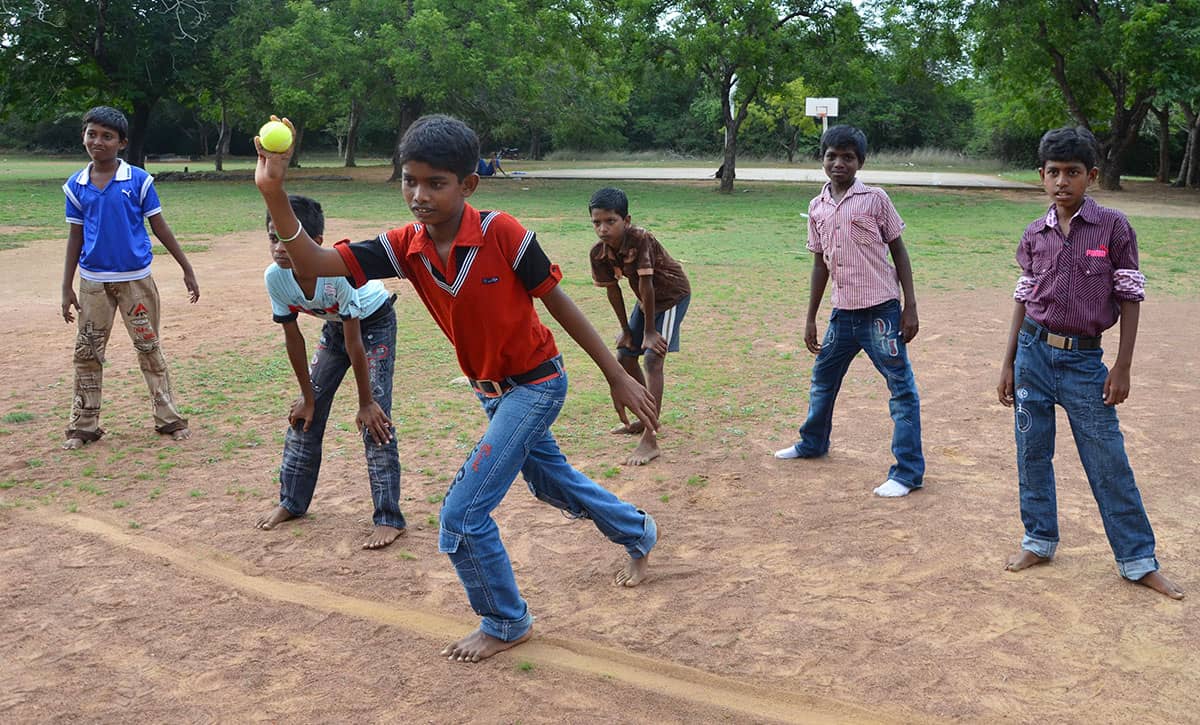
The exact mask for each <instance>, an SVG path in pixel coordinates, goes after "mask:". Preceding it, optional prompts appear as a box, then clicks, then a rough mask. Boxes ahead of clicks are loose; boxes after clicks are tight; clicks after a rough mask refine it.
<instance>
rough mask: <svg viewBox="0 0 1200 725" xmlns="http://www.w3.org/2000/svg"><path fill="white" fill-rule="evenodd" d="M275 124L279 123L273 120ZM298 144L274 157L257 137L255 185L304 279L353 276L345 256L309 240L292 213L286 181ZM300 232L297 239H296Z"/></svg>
mask: <svg viewBox="0 0 1200 725" xmlns="http://www.w3.org/2000/svg"><path fill="white" fill-rule="evenodd" d="M271 120H272V121H278V120H279V119H278V118H276V117H275V116H271ZM283 123H284V124H285V125H286V126H287V127H288V128H289V129H291V131H292V138H293V139H294V138H295V137H296V129H295V128H294V127H293V126H292V122H291V121H289V120H287V119H286V118H285V119H283ZM294 147H295V144H294V143H293V145H292V146H289V147H288V148H287V150H286V151H283V152H281V153H274V152H271V151H267V150H266V149H264V148H263V147H262V144H261V143H259V140H258V137H257V136H255V137H254V148H255V149H257V150H258V163H257V164H256V165H255V167H254V185H255V186H257V187H258V191H259V193H260V194H262V197H263V201H265V202H267V210H268V211H270V212H271V220H272V221H274V222H275V231H276V233H277V235H278V236H279V238H280V239H281V240H283V239H287V240H289V241H288V242H286V244H287V251H288V256H289V257H291V258H292V267H293V268H294V269H295V270H296V271H297V272H299V273H300V274H302V275H305V276H311V277H345V276H346V275H348V274H350V270H348V269H346V263H345V262H343V261H342V255H340V254H338V253H337V251H336V250H334V249H326V248H325V247H322V246H321V245H319V244H317V243H316V242H314V241H313V240H312V238H311V237H309V236H308V232H307V231H305V230H303V229H300V221H299V220H298V219H296V213H295V212H293V211H292V205H291V204H290V203H289V202H288V198H287V191H285V190H284V188H283V179H284V177H285V176H286V175H287V165H288V161H290V160H291V158H292V152H293V151H294ZM297 232H299V234H298V235H297V236H296V238H295V239H292V235H293V234H296V233H297Z"/></svg>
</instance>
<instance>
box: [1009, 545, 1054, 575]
mask: <svg viewBox="0 0 1200 725" xmlns="http://www.w3.org/2000/svg"><path fill="white" fill-rule="evenodd" d="M1048 563H1050V558H1049V557H1045V556H1038V555H1037V554H1035V553H1033V552H1032V551H1030V550H1028V549H1021V553H1019V554H1017V555H1015V556H1012V557H1009V560H1008V563H1007V564H1005V565H1004V568H1005V570H1007V571H1021V570H1022V569H1028V568H1029V567H1031V566H1037V565H1038V564H1048Z"/></svg>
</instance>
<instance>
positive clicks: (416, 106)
mask: <svg viewBox="0 0 1200 725" xmlns="http://www.w3.org/2000/svg"><path fill="white" fill-rule="evenodd" d="M423 106H424V104H423V103H422V102H421V99H419V98H407V99H405V100H403V101H401V102H400V124H399V128H397V129H396V146H395V148H394V149H392V175H391V176H390V177H388V181H399V180H400V179H401V178H402V177H403V176H404V171H403V169H402V168H401V166H402V164H401V163H400V141H401V139H403V138H404V132H405V131H407V130H408V127H409V126H411V125H412V124H413V121H415V120H417V119H418V118H420V117H421V110H422V108H423Z"/></svg>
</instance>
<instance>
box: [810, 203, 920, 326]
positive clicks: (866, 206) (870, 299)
mask: <svg viewBox="0 0 1200 725" xmlns="http://www.w3.org/2000/svg"><path fill="white" fill-rule="evenodd" d="M902 231H904V220H903V219H901V218H900V215H899V214H898V213H897V212H896V207H894V206H892V200H891V199H889V198H888V195H887V192H885V191H884V190H883V189H880V188H878V187H874V186H867V185H866V184H864V183H862V182H861V181H858V180H857V179H856V180H855V181H854V185H853V186H851V187H850V190H849V191H847V192H846V195H845V196H843V197H842V200H841V201H837V202H835V201H834V200H833V196H832V195H831V194H830V191H829V184H828V183H827V184H825V188H824V189H822V190H821V193H820V194H818V195H817V196H816V197H815V198H814V199H813V200H812V201H811V202H809V204H808V249H809V251H811V252H813V253H814V254H820V255H821V256H822V257H824V259H825V265H826V266H827V267H829V279H830V280H832V282H833V300H832V303H833V306H834V307H835V308H838V309H842V310H861V309H864V308H867V307H874V306H875V305H878V304H882V303H884V302H887V301H888V300H898V299H900V278H899V277H898V276H897V274H896V268H895V267H893V266H892V263H891V261H890V260H889V259H888V251H889V250H888V244H890V243H891V242H894V241H896V240H897V239H899V238H900V233H901V232H902Z"/></svg>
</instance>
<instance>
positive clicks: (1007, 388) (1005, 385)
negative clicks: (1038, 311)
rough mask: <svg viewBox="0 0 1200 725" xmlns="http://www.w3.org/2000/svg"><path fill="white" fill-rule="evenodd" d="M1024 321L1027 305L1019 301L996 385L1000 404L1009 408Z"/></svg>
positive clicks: (1009, 330) (1011, 402)
mask: <svg viewBox="0 0 1200 725" xmlns="http://www.w3.org/2000/svg"><path fill="white" fill-rule="evenodd" d="M1024 321H1025V303H1024V302H1022V301H1020V300H1017V302H1016V304H1015V305H1014V306H1013V314H1012V323H1011V324H1010V325H1009V326H1008V345H1007V346H1006V347H1005V348H1004V359H1003V360H1001V361H1000V383H999V384H997V385H996V396H997V397H998V398H999V399H1000V404H1001V405H1003V406H1005V407H1009V408H1011V407H1012V404H1013V379H1014V378H1013V363H1014V362H1015V361H1016V359H1017V335H1018V334H1019V333H1020V332H1021V323H1022V322H1024Z"/></svg>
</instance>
